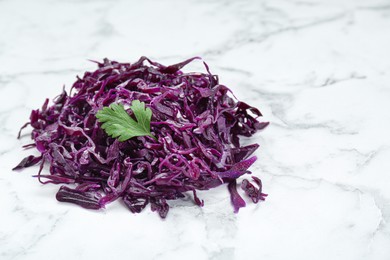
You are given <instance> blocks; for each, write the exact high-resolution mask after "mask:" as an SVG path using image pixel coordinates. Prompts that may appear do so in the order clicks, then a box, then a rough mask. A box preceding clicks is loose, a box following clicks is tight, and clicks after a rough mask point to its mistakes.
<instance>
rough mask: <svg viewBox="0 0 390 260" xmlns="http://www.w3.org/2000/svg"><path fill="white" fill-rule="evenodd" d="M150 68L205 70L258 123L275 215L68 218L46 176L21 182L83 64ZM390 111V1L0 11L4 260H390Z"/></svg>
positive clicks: (61, 5)
mask: <svg viewBox="0 0 390 260" xmlns="http://www.w3.org/2000/svg"><path fill="white" fill-rule="evenodd" d="M141 55H147V56H149V57H151V58H152V59H155V60H158V61H160V62H161V63H164V64H170V63H174V62H178V61H181V60H183V59H185V58H189V57H192V56H196V55H199V56H202V57H203V58H204V60H205V61H207V62H208V64H209V65H210V67H211V70H212V72H213V73H215V74H218V75H219V77H220V82H221V83H223V84H225V85H227V86H229V87H230V88H231V89H232V90H233V91H234V92H235V93H236V95H237V96H238V97H239V98H240V99H242V100H245V101H246V102H248V103H250V104H252V105H255V106H257V107H259V108H260V110H261V111H262V113H263V114H264V117H265V119H267V120H269V121H270V122H271V125H270V126H269V127H268V129H266V130H265V131H263V132H261V133H260V134H258V135H256V137H254V138H253V139H252V141H253V142H258V143H260V144H261V148H260V149H259V151H257V152H256V155H257V156H258V157H259V160H258V161H257V162H256V164H255V165H254V166H253V167H252V170H253V174H255V175H256V176H259V177H261V178H262V180H263V183H264V191H265V192H267V193H269V197H268V199H267V201H266V202H264V203H260V204H258V205H254V204H252V203H247V204H248V205H247V207H246V208H243V209H241V210H240V213H239V214H233V209H232V207H231V205H230V201H229V195H228V193H227V189H226V187H219V188H217V189H215V190H212V191H210V192H202V193H200V196H201V197H202V199H204V200H205V206H204V207H203V208H199V207H197V206H195V205H194V204H193V203H192V201H191V200H190V199H185V200H182V201H176V202H172V203H170V204H171V205H172V208H171V210H170V212H169V215H168V218H167V219H166V220H165V221H161V220H160V218H159V217H158V216H157V214H155V213H153V212H151V211H150V210H145V211H144V212H143V213H141V214H138V215H133V214H131V213H129V211H128V210H127V209H126V208H125V207H124V206H123V205H121V204H120V203H118V202H117V203H113V204H110V205H109V206H108V207H107V209H106V210H104V211H89V210H84V209H82V208H79V207H77V206H74V205H69V204H65V203H59V202H57V201H56V200H55V193H56V191H57V189H58V186H55V185H46V186H42V185H41V184H39V182H38V181H37V180H36V179H34V178H32V177H31V176H32V175H34V174H35V173H36V172H37V167H32V168H29V169H26V170H24V171H22V172H12V171H11V168H12V167H13V166H15V165H16V164H17V163H18V162H19V161H20V160H21V158H23V157H24V156H26V155H28V154H30V153H31V151H23V150H22V148H21V146H22V145H24V144H28V143H29V142H31V141H30V139H29V137H28V134H27V132H28V131H26V132H25V133H26V134H25V135H24V136H23V138H22V139H21V140H17V139H16V134H17V131H18V129H19V127H20V126H21V125H22V124H23V123H24V122H25V121H26V120H27V119H28V116H29V113H30V111H31V109H36V108H38V107H40V106H41V105H42V103H43V101H44V99H45V98H46V97H50V98H53V97H55V96H56V95H57V94H59V93H60V91H61V88H62V86H63V84H65V86H66V87H68V88H69V86H70V85H71V84H72V82H73V81H74V80H75V77H76V75H82V73H83V72H84V71H85V70H91V69H93V68H94V64H92V63H91V62H89V61H88V59H92V60H101V59H102V58H104V57H109V58H111V59H117V60H120V61H134V60H136V59H137V58H138V57H139V56H141ZM194 67H199V68H201V64H200V63H198V64H197V65H195V66H194ZM389 111H390V1H388V0H327V1H325V0H291V1H287V0H243V1H233V0H213V1H205V0H183V1H179V0H166V1H151V0H146V1H125V0H122V1H109V0H98V1H89V0H88V1H75V0H64V1H54V0H35V1H27V0H25V1H20V0H0V132H1V134H0V259H2V260H3V259H157V260H160V259H170V260H172V259H210V260H219V259H221V260H229V259H265V260H268V259H269V260H274V259H275V260H276V259H280V260H285V259H299V260H303V259H308V260H313V259H316V260H321V259H327V260H329V259H332V260H333V259H340V260H360V259H362V260H363V259H364V260H370V259H378V260H379V259H381V260H382V259H383V260H386V259H390V223H389V222H390V134H389V133H390V113H389Z"/></svg>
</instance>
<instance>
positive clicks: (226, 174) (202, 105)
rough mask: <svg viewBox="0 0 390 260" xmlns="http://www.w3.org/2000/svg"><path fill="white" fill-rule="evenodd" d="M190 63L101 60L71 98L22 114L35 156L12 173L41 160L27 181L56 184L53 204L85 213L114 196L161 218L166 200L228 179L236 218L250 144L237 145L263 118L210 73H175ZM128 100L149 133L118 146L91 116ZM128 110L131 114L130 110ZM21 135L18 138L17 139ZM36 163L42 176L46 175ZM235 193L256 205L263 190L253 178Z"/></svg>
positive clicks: (64, 95) (250, 160)
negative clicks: (144, 113) (141, 111)
mask: <svg viewBox="0 0 390 260" xmlns="http://www.w3.org/2000/svg"><path fill="white" fill-rule="evenodd" d="M195 59H199V58H197V57H195V58H192V59H188V60H186V61H184V62H181V63H178V64H175V65H170V66H164V65H161V64H159V63H157V62H154V61H151V60H150V59H148V58H146V57H141V58H140V59H139V60H138V61H137V62H135V63H120V62H116V61H111V60H108V59H104V61H103V62H102V63H99V62H96V63H97V64H98V69H97V70H96V71H93V72H86V73H85V74H84V76H83V77H82V78H79V77H78V78H77V81H76V82H75V83H74V84H73V86H72V88H71V90H70V94H68V93H67V92H66V91H65V90H63V92H62V93H61V94H60V95H59V96H57V97H56V98H55V99H54V100H53V102H52V104H51V105H49V100H48V99H46V101H45V102H44V104H43V106H42V108H41V109H37V110H33V111H32V112H31V116H30V121H29V122H28V123H27V124H26V125H25V126H23V127H22V128H24V127H26V126H27V125H31V127H32V128H33V130H32V134H31V137H32V139H33V140H34V142H33V143H32V144H28V145H25V146H24V148H33V147H35V148H36V149H37V150H38V151H39V152H40V154H41V155H40V156H33V155H30V156H28V157H26V158H24V159H23V160H22V161H21V162H20V163H19V165H17V166H16V167H15V168H14V169H15V170H17V169H21V168H24V167H29V166H32V165H35V164H38V163H39V164H40V169H39V172H38V174H37V175H36V177H37V178H38V180H39V181H40V182H41V183H43V184H46V183H54V184H65V185H62V186H61V187H60V189H59V191H58V193H57V195H56V198H57V200H58V201H63V202H71V203H74V204H78V205H80V206H81V207H84V208H88V209H101V208H104V207H105V205H106V204H108V203H110V202H112V201H114V200H117V199H119V198H120V199H121V200H123V202H124V204H125V205H126V206H127V207H128V208H129V210H130V211H131V212H133V213H139V212H141V211H142V210H143V209H144V208H145V206H147V205H148V204H150V205H151V210H152V211H156V212H158V214H159V215H160V216H161V217H162V218H165V217H166V215H167V213H168V210H169V205H168V201H169V200H175V199H178V198H183V197H185V195H184V193H187V192H191V193H192V194H191V195H192V196H193V200H194V202H195V203H196V204H197V205H199V206H203V204H204V201H203V200H201V199H200V198H199V197H198V196H197V193H196V191H197V190H208V189H211V188H214V187H217V186H219V185H222V184H224V183H227V184H228V185H227V186H228V190H229V192H230V197H231V201H232V204H233V206H234V210H235V212H238V210H239V208H240V207H244V206H245V201H244V200H243V198H242V197H241V195H240V194H239V193H238V191H237V181H236V180H237V178H239V177H240V176H242V175H244V174H248V173H250V172H249V171H248V168H249V167H250V166H251V165H252V164H253V163H254V162H255V161H256V157H255V156H252V157H250V156H251V155H252V154H253V152H254V151H255V150H256V149H257V148H258V147H259V145H258V144H251V145H247V146H241V145H240V136H246V137H250V136H252V135H253V134H255V133H256V131H258V130H261V129H263V128H265V127H266V126H267V125H268V122H261V121H258V118H259V117H260V116H261V113H260V111H259V110H258V109H256V108H254V107H252V106H250V105H248V104H246V103H244V102H242V101H238V100H237V99H236V98H235V97H234V96H233V94H232V93H231V91H230V90H229V89H228V88H227V87H226V86H224V85H221V84H219V82H218V77H217V76H216V75H213V74H211V73H210V71H209V69H208V66H207V65H206V64H205V63H204V65H205V67H206V70H207V73H199V72H190V73H185V72H183V71H182V70H181V69H182V68H183V67H184V66H185V65H187V64H188V63H190V62H192V61H193V60H195ZM133 100H139V101H141V102H144V103H145V104H146V107H149V108H150V109H151V111H152V119H151V124H150V125H151V126H150V130H151V133H152V134H153V136H155V137H156V139H157V140H155V139H154V138H151V137H148V136H142V137H134V138H131V139H129V140H127V141H124V142H120V141H118V140H117V139H115V138H112V137H109V136H108V135H107V133H106V132H105V131H104V130H103V129H102V128H101V125H102V124H101V123H100V122H99V121H98V120H97V118H96V113H97V112H98V111H99V110H101V109H102V108H103V107H106V106H110V104H113V103H117V104H122V105H124V106H129V105H130V104H131V102H132V101H133ZM128 113H131V112H130V111H129V112H128ZM19 137H20V133H19ZM44 165H46V166H48V168H49V170H48V171H49V172H48V173H45V172H44V171H42V170H43V167H44ZM240 186H241V188H242V189H243V191H244V192H245V193H246V195H247V196H249V197H250V199H251V200H252V201H253V202H254V203H257V202H258V201H259V200H264V199H265V197H266V196H267V195H266V194H264V193H262V183H261V181H260V179H259V178H257V177H255V176H252V180H250V181H248V180H247V179H244V180H243V181H242V182H241V185H240Z"/></svg>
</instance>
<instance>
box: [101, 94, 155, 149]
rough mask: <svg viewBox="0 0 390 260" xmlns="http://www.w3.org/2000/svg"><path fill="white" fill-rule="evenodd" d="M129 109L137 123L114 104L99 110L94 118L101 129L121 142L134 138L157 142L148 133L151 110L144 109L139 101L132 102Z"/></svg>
mask: <svg viewBox="0 0 390 260" xmlns="http://www.w3.org/2000/svg"><path fill="white" fill-rule="evenodd" d="M130 108H131V110H132V111H133V113H134V116H135V118H136V119H137V121H135V120H134V119H133V118H131V117H130V116H129V114H128V113H127V112H126V110H125V109H124V107H123V105H121V104H115V103H113V104H111V105H110V106H109V107H103V108H102V109H101V110H99V111H98V112H97V113H96V118H97V119H98V121H99V122H101V123H103V124H102V128H103V129H104V130H105V131H106V133H107V134H108V135H109V136H112V137H114V138H118V140H119V141H121V142H123V141H126V140H128V139H130V138H133V137H136V136H150V137H153V138H154V139H155V140H157V138H156V137H154V136H153V135H152V134H151V132H150V120H151V119H152V110H150V108H148V107H147V108H145V103H144V102H140V101H139V100H133V102H132V103H131V106H130Z"/></svg>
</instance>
